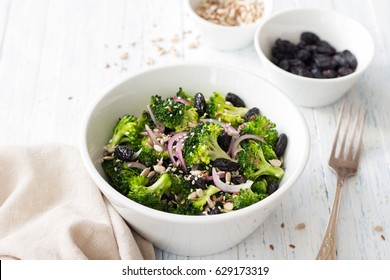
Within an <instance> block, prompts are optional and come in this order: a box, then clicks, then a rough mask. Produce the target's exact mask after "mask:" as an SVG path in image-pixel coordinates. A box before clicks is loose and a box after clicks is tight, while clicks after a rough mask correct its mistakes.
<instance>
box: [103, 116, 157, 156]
mask: <svg viewBox="0 0 390 280" xmlns="http://www.w3.org/2000/svg"><path fill="white" fill-rule="evenodd" d="M146 123H150V116H149V114H147V113H145V112H144V113H143V114H142V115H141V116H140V117H139V118H138V119H137V118H136V117H135V116H134V115H124V116H122V117H121V118H120V119H119V120H118V121H117V123H116V124H115V126H114V130H113V135H112V137H111V139H110V141H109V142H108V145H107V146H106V149H107V150H113V149H115V147H116V146H118V145H119V144H128V145H130V146H131V147H133V148H134V149H139V148H140V146H141V137H140V133H141V132H142V131H143V130H144V128H145V124H146Z"/></svg>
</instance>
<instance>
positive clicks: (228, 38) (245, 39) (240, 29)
mask: <svg viewBox="0 0 390 280" xmlns="http://www.w3.org/2000/svg"><path fill="white" fill-rule="evenodd" d="M200 1H201V0H186V5H187V10H188V12H189V14H190V16H191V18H192V20H193V21H194V22H195V23H196V25H197V27H198V28H199V30H200V32H201V34H202V37H203V40H204V42H205V43H206V44H207V45H208V46H210V47H212V48H214V49H217V50H221V51H233V50H238V49H241V48H244V47H246V46H248V45H250V44H251V43H252V42H253V36H254V34H255V31H256V28H257V27H258V26H259V25H260V24H261V23H262V22H263V21H264V19H265V18H267V17H268V16H269V15H270V14H271V12H272V8H273V1H272V0H263V2H264V11H263V15H262V17H260V18H259V19H258V20H257V21H256V22H254V23H252V24H247V25H240V26H224V25H220V24H216V23H212V22H210V21H208V20H206V19H204V18H202V17H201V16H199V15H198V14H197V13H196V11H195V10H196V8H197V7H198V6H199V3H200Z"/></svg>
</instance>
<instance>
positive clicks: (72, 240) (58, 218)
mask: <svg viewBox="0 0 390 280" xmlns="http://www.w3.org/2000/svg"><path fill="white" fill-rule="evenodd" d="M0 259H30V260H31V259H38V260H48V259H74V260H77V259H107V260H108V259H154V249H153V246H152V244H151V243H150V242H148V241H146V240H144V239H143V238H141V237H140V236H139V235H137V234H136V233H135V232H132V231H131V229H130V228H129V227H128V226H127V224H126V223H125V222H124V221H123V220H122V218H121V217H120V216H119V214H118V213H117V212H116V211H115V209H114V208H113V207H112V205H111V204H110V203H109V202H108V201H107V200H106V199H105V198H104V197H103V196H102V194H101V193H100V191H99V189H98V188H97V186H96V185H95V184H94V183H93V181H92V180H91V178H90V177H89V175H88V174H87V172H86V170H85V169H84V166H83V164H82V161H81V156H80V154H79V152H78V150H77V149H76V148H74V147H71V146H67V145H62V144H50V145H36V146H31V147H3V148H0Z"/></svg>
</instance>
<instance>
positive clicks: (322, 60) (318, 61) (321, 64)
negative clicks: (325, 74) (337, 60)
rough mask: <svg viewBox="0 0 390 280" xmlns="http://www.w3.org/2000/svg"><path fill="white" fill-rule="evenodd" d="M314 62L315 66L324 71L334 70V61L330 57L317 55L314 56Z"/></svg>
mask: <svg viewBox="0 0 390 280" xmlns="http://www.w3.org/2000/svg"><path fill="white" fill-rule="evenodd" d="M313 60H314V63H315V65H316V66H317V67H318V68H320V69H322V70H324V69H332V68H333V59H332V58H331V57H329V56H328V55H324V54H315V55H314V56H313Z"/></svg>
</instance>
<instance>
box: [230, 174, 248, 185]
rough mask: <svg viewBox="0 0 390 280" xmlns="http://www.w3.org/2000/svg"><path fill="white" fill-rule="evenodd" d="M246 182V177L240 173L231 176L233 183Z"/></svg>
mask: <svg viewBox="0 0 390 280" xmlns="http://www.w3.org/2000/svg"><path fill="white" fill-rule="evenodd" d="M245 182H246V178H245V177H244V176H242V175H237V176H233V177H232V183H233V184H234V185H241V184H244V183H245Z"/></svg>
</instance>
